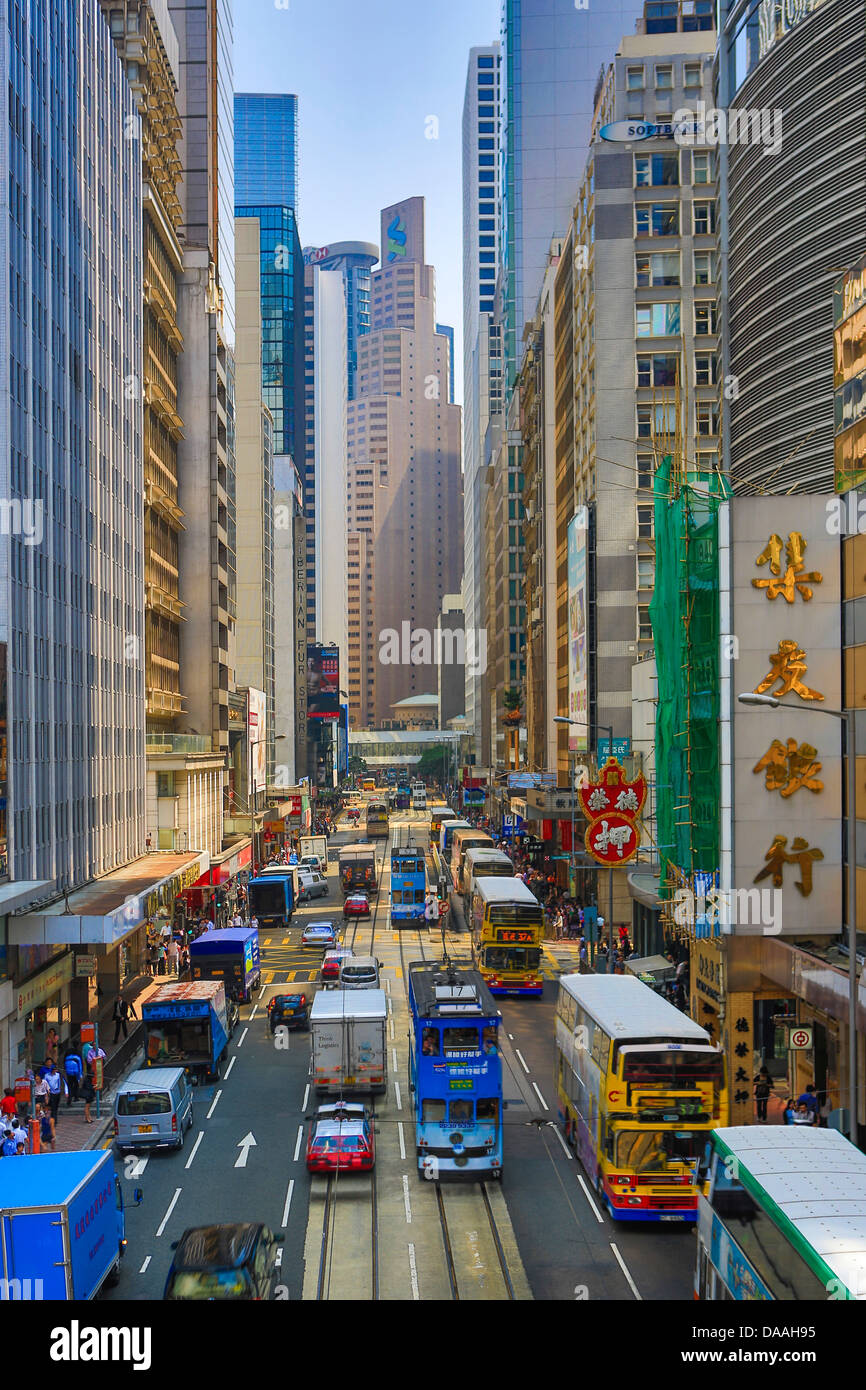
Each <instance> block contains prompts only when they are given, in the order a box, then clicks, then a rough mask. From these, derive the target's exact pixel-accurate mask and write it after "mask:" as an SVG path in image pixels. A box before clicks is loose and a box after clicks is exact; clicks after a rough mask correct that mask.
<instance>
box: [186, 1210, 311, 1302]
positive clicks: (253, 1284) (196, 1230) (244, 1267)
mask: <svg viewBox="0 0 866 1390" xmlns="http://www.w3.org/2000/svg"><path fill="white" fill-rule="evenodd" d="M284 1239H285V1237H284V1236H275V1235H274V1233H273V1231H272V1230H270V1228H269V1227H268V1226H262V1225H261V1224H259V1223H256V1224H253V1223H252V1222H226V1223H225V1224H224V1225H220V1226H194V1227H191V1228H190V1229H189V1230H187V1231H184V1233H183V1235H182V1236H181V1238H180V1240H178V1241H175V1242H174V1244H173V1245H172V1249H173V1250H174V1252H175V1253H174V1259H173V1260H172V1262H171V1269H170V1270H169V1271H168V1278H167V1279H166V1281H165V1293H164V1294H163V1298H164V1299H169V1300H172V1301H173V1300H179V1299H183V1300H194V1301H196V1302H207V1301H212V1300H215V1299H220V1300H221V1299H232V1300H234V1299H243V1300H245V1301H246V1302H258V1301H259V1300H262V1299H272V1298H273V1296H274V1289H275V1287H276V1285H277V1282H278V1279H277V1264H276V1256H277V1249H278V1247H279V1246H280V1245H282V1243H283V1241H284Z"/></svg>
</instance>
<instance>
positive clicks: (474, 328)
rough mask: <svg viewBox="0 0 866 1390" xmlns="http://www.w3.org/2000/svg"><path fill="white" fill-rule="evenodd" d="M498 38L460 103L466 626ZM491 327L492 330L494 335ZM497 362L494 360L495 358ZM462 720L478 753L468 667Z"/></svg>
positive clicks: (475, 686)
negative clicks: (464, 710) (461, 143)
mask: <svg viewBox="0 0 866 1390" xmlns="http://www.w3.org/2000/svg"><path fill="white" fill-rule="evenodd" d="M498 121H499V44H498V43H494V44H491V45H490V46H489V47H487V48H473V49H471V50H470V53H469V67H468V71H467V74H466V95H465V98H464V102H463V607H464V617H465V623H466V627H467V629H469V630H472V629H479V628H482V627H484V626H485V619H484V587H485V586H484V579H483V571H484V565H483V549H484V547H483V532H482V516H481V476H482V463H483V451H484V439H485V435H486V433H487V425H488V421H489V419H490V415H491V413H493V414H496V413H497V411H498V409H499V408H500V405H501V382H502V378H501V376H493V377H491V371H490V367H491V357H490V336H491V327H492V315H493V304H494V298H493V296H494V288H495V282H496V267H497V265H498V260H499V256H498V244H499V243H498V237H499V194H498V181H499V160H498V155H497V151H498V140H497V131H498ZM496 331H497V330H494V337H495V335H496ZM494 362H495V365H498V359H494ZM465 684H466V695H465V707H466V719H467V725H468V729H469V734H470V737H471V740H472V748H473V751H474V753H475V757H476V759H477V760H479V761H480V758H481V741H482V719H483V716H482V698H481V688H482V678H481V675H480V674H479V673H477V672H475V671H474V670H473V669H472V668H470V667H469V666H467V668H466V681H465Z"/></svg>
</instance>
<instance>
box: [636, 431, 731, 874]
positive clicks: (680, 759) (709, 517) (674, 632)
mask: <svg viewBox="0 0 866 1390" xmlns="http://www.w3.org/2000/svg"><path fill="white" fill-rule="evenodd" d="M671 463H672V461H671V458H670V456H666V457H665V458H664V459H663V460H662V462H661V465H660V466H659V468H658V469H657V471H656V475H655V483H654V498H655V546H656V565H655V592H654V594H653V598H652V602H651V604H650V619H651V621H652V629H653V639H654V643H655V654H656V671H657V675H658V706H657V709H656V764H655V765H656V819H657V836H658V847H659V854H660V857H661V861H662V866H663V869H664V868H665V866H666V865H674V866H676V868H678V869H680V870H682V871H683V872H684V873H685V874H687V875H688V876H689V877H691V875H692V874H694V873H697V872H699V871H705V872H713V871H714V870H715V869H717V868H718V865H719V800H720V783H719V655H720V653H719V547H718V533H719V527H718V508H719V503H720V502H722V501H724V500H725V498H726V497H727V496H729V495H730V492H729V489H728V488H727V485H726V484H725V481H724V479H723V478H722V477H721V476H719V475H718V474H701V475H697V474H695V475H691V481H690V482H689V483H682V482H681V481H679V482H674V481H673V480H672V476H671V475H672V471H673V470H672V466H671ZM665 877H666V874H665V872H663V873H662V883H664V881H665ZM662 896H667V894H666V893H664V891H663V893H662Z"/></svg>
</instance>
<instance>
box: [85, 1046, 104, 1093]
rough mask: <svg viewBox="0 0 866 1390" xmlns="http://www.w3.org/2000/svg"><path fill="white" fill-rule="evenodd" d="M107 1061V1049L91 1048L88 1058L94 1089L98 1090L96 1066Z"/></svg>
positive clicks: (88, 1067)
mask: <svg viewBox="0 0 866 1390" xmlns="http://www.w3.org/2000/svg"><path fill="white" fill-rule="evenodd" d="M104 1061H105V1049H104V1048H103V1047H91V1049H90V1052H89V1054H88V1057H87V1069H88V1071H89V1073H90V1076H91V1079H92V1081H93V1088H94V1090H95V1089H96V1064H97V1062H104Z"/></svg>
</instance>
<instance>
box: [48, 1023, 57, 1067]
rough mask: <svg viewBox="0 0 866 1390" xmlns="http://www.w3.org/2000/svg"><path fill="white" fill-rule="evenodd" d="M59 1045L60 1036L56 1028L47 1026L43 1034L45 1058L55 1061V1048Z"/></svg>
mask: <svg viewBox="0 0 866 1390" xmlns="http://www.w3.org/2000/svg"><path fill="white" fill-rule="evenodd" d="M59 1046H60V1038H59V1037H58V1034H57V1029H56V1028H49V1029H48V1032H47V1034H46V1036H45V1060H46V1062H55V1061H56V1060H57V1049H58V1047H59Z"/></svg>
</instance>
